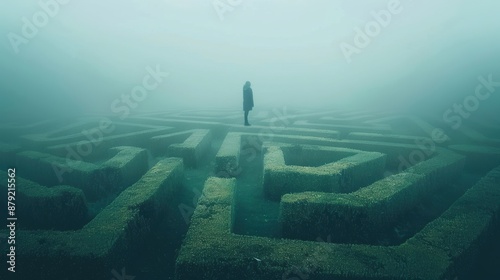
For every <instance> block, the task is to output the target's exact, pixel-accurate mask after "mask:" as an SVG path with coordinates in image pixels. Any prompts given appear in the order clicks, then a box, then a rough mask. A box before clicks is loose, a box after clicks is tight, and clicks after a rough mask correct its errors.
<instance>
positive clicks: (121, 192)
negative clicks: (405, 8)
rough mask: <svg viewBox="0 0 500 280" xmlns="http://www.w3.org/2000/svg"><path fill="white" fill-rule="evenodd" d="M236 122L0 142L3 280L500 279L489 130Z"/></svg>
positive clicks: (301, 118) (60, 129)
mask: <svg viewBox="0 0 500 280" xmlns="http://www.w3.org/2000/svg"><path fill="white" fill-rule="evenodd" d="M241 118H242V116H241V112H239V111H232V110H222V111H216V110H205V111H180V110H179V111H176V110H172V111H166V112H162V113H150V114H142V115H135V116H130V117H128V118H126V119H123V120H121V119H120V120H118V119H117V120H115V119H113V118H112V117H107V116H102V117H91V118H90V117H89V118H81V119H76V120H47V121H42V122H38V123H33V124H29V125H24V126H23V125H18V124H9V125H3V126H0V133H2V135H9V136H10V137H9V138H5V139H4V140H2V141H1V142H0V156H1V157H0V180H1V181H0V186H2V188H3V189H4V190H5V191H2V194H0V198H1V199H2V200H3V201H6V195H7V191H6V189H7V178H8V175H7V170H8V169H9V168H15V169H16V198H15V202H16V210H15V212H16V217H17V218H18V220H17V221H18V222H17V227H16V273H15V274H12V273H11V272H8V271H7V270H6V269H3V270H2V271H1V272H0V278H1V279H56V280H57V279H108V280H109V279H115V280H120V279H121V278H123V279H132V277H134V279H137V280H141V279H151V280H154V279H177V280H197V279H199V280H209V279H230V280H232V279H286V280H292V279H293V280H299V279H300V280H302V279H325V280H326V279H425V280H427V279H436V280H437V279H443V280H444V279H450V280H451V279H472V278H474V279H495V277H497V276H500V271H499V270H498V265H495V263H496V264H498V262H499V261H500V254H499V253H498V252H497V253H495V248H500V244H499V241H498V238H497V236H498V234H499V233H500V149H499V148H498V147H499V146H498V143H499V142H500V128H498V127H493V126H489V127H486V128H485V127H480V126H478V127H473V128H472V127H467V126H464V130H463V131H461V130H460V131H452V130H449V129H447V128H446V127H445V126H443V125H442V124H441V123H440V122H438V121H435V122H433V121H428V120H424V119H421V118H419V117H415V116H398V115H391V114H388V113H384V112H354V111H312V110H311V111H309V110H287V109H281V110H269V111H261V112H260V113H259V114H258V113H257V112H255V117H254V118H253V122H252V123H253V125H252V126H251V127H244V126H242V125H241V124H240V123H241ZM193 194H194V195H193ZM198 197H199V199H198ZM1 205H4V206H2V209H0V214H1V215H2V217H4V220H5V217H7V212H6V209H7V207H5V204H3V203H2V204H1ZM249 229H251V230H249ZM9 234H10V233H9V232H7V231H6V230H5V229H1V230H0V241H2V243H1V244H2V245H1V246H0V248H1V250H2V252H8V251H7V250H8V249H9V248H8V247H7V245H6V244H7V243H6V242H3V241H6V240H7V237H8V236H9ZM2 255H4V256H5V254H4V253H2ZM125 268H126V271H127V274H128V275H129V277H128V278H127V277H125V276H124V275H122V276H121V277H118V274H123V273H124V271H125V270H124V269H125ZM120 271H121V272H122V273H120ZM488 277H490V278H488Z"/></svg>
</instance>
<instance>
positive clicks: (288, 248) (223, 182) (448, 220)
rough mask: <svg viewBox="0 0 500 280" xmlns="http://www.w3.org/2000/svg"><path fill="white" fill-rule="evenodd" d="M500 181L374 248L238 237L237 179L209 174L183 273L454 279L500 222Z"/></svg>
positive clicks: (488, 181)
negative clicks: (398, 240) (403, 238)
mask: <svg viewBox="0 0 500 280" xmlns="http://www.w3.org/2000/svg"><path fill="white" fill-rule="evenodd" d="M499 183H500V167H498V168H496V169H494V170H492V171H491V172H490V173H488V175H487V176H486V177H484V178H483V179H482V180H481V181H480V182H478V183H477V184H476V185H475V186H474V187H472V188H471V189H470V190H469V191H468V192H467V193H466V194H465V195H464V196H462V197H461V198H460V199H459V200H458V201H457V202H456V203H455V204H453V206H452V207H450V208H449V209H448V210H447V211H446V212H445V213H444V214H443V215H441V216H440V217H439V218H437V219H436V220H434V221H433V222H431V223H430V224H428V225H427V226H426V227H425V228H424V229H423V230H422V231H421V232H419V233H418V234H417V235H415V236H414V237H412V238H410V239H409V240H408V241H407V242H405V243H404V244H401V245H399V246H371V245H352V244H349V245H343V244H333V243H317V242H310V241H309V242H308V241H296V240H285V239H278V240H276V239H270V238H264V237H254V236H242V235H235V234H232V226H233V222H232V217H233V215H234V214H233V213H232V211H233V210H232V209H233V204H234V188H235V179H223V178H209V179H208V180H207V182H206V184H205V188H204V192H203V196H202V197H201V199H200V200H199V202H198V207H197V208H196V211H195V213H194V215H193V218H192V222H191V226H190V229H189V231H188V234H187V236H186V238H185V243H184V246H183V247H182V249H181V252H180V253H179V257H178V259H177V270H176V272H177V278H178V279H180V280H182V279H255V277H260V278H261V279H280V278H284V279H288V278H287V277H290V276H292V275H297V273H302V274H306V275H307V276H309V277H312V278H314V279H325V280H326V279H350V278H366V277H369V278H370V279H387V278H390V279H407V278H408V277H411V278H413V279H453V278H454V277H455V276H456V275H460V274H461V273H463V272H464V271H466V270H467V269H468V268H470V267H471V264H473V263H474V262H473V260H474V257H475V256H476V255H477V253H478V250H479V248H480V246H481V245H483V246H484V244H485V243H486V242H488V241H490V240H491V235H490V234H491V233H492V227H494V226H498V225H499V222H500V221H499V215H498V213H499V211H500V189H499V188H498V184H499ZM471 209H475V210H473V211H471ZM423 268H425V269H423ZM301 270H302V271H301Z"/></svg>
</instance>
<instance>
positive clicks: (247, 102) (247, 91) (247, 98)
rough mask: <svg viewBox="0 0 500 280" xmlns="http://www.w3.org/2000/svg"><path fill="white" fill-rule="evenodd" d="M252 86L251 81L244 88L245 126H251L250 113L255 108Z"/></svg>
mask: <svg viewBox="0 0 500 280" xmlns="http://www.w3.org/2000/svg"><path fill="white" fill-rule="evenodd" d="M250 86H251V84H250V82H249V81H247V82H246V83H245V85H244V86H243V111H245V126H250V124H249V123H248V113H249V112H250V111H251V110H252V108H253V91H252V88H251V87H250Z"/></svg>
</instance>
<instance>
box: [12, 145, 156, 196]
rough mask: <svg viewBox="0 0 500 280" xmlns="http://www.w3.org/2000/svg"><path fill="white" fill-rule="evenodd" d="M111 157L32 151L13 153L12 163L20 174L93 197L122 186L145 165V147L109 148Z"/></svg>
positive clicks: (142, 172) (136, 175) (143, 169)
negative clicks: (89, 159) (94, 159)
mask: <svg viewBox="0 0 500 280" xmlns="http://www.w3.org/2000/svg"><path fill="white" fill-rule="evenodd" d="M110 150H111V154H112V155H113V156H111V158H109V159H108V160H106V161H104V162H103V163H101V164H98V165H97V164H93V163H89V162H85V161H80V160H74V159H72V158H71V157H66V158H62V157H58V156H53V155H50V154H46V153H41V152H35V151H23V152H20V153H18V154H17V161H16V166H17V167H18V168H19V170H21V171H20V173H21V175H22V176H24V177H26V178H29V179H32V180H34V181H37V182H40V183H42V184H45V185H48V186H53V185H59V184H62V183H64V184H68V185H71V186H74V187H77V188H80V189H82V190H83V191H84V193H85V195H86V197H87V199H89V200H91V201H93V200H96V199H97V198H99V197H101V196H105V195H109V194H110V193H115V192H118V191H121V190H123V188H125V187H126V186H129V185H130V184H131V183H132V182H135V181H136V180H137V179H138V178H139V177H140V176H142V174H144V172H145V171H146V169H147V155H146V151H145V150H144V149H141V148H135V147H115V148H111V149H110Z"/></svg>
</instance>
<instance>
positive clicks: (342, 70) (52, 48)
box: [0, 0, 500, 120]
mask: <svg viewBox="0 0 500 280" xmlns="http://www.w3.org/2000/svg"><path fill="white" fill-rule="evenodd" d="M499 10H500V2H498V1H494V0H483V1H480V2H477V1H475V2H474V1H464V0H454V1H451V0H442V1H430V0H424V1H411V0H401V1H396V0H373V1H363V0H316V1H305V0H304V1H301V0H289V1H285V0H275V1H271V0H270V1H265V0H254V1H250V0H220V1H219V0H217V1H214V0H205V1H200V0H149V1H139V0H134V1H98V0H86V1H76V0H64V1H63V0H58V1H56V0H41V1H16V2H12V1H2V2H1V3H0V15H1V17H0V33H1V34H2V35H3V39H2V44H1V45H0V47H1V49H0V50H1V55H0V63H1V64H0V67H1V74H2V75H0V92H1V94H2V97H1V99H2V102H1V103H0V109H1V111H2V113H1V116H2V118H4V119H9V118H15V117H20V116H25V115H34V116H37V117H39V116H49V115H50V116H55V115H60V114H77V115H83V114H94V113H99V114H101V113H102V114H118V113H119V112H120V110H123V108H124V107H127V108H128V109H129V110H130V111H131V113H135V112H149V111H159V110H167V109H172V108H203V107H207V108H235V109H238V110H240V108H241V102H242V97H241V95H242V86H243V84H244V82H245V81H247V80H248V81H251V82H252V88H253V91H254V99H255V106H256V107H255V110H259V108H269V107H271V108H273V107H283V106H292V107H308V108H310V107H314V106H321V107H322V108H325V107H331V108H343V109H345V108H354V109H358V108H362V109H367V108H368V109H386V110H394V111H403V112H405V111H411V112H417V113H421V114H432V115H435V116H438V117H439V116H441V115H442V114H443V112H445V111H446V110H447V109H449V108H452V106H453V104H455V103H462V102H463V101H464V98H466V97H467V96H469V95H474V94H475V89H476V87H477V86H478V85H479V84H480V81H479V79H478V77H484V79H486V80H488V77H489V76H490V78H489V79H490V80H493V81H500V71H499V66H500V53H499V52H498V50H500V38H499V32H498V31H499V30H500V20H499V19H498V11H499ZM152 72H156V74H151V73H152ZM148 76H149V78H148ZM144 88H147V89H146V90H144ZM134 91H135V92H134ZM498 95H500V88H499V89H498V90H497V91H496V92H492V94H491V96H488V97H485V98H483V99H481V100H480V101H481V103H480V104H479V105H478V106H479V107H480V108H481V110H478V115H484V116H489V117H490V118H493V119H494V118H495V117H496V116H497V114H496V113H495V111H494V109H495V108H498V105H499V103H500V96H498ZM127 98H129V99H127ZM127 100H128V101H127ZM127 102H128V103H127ZM120 108H121V109H120ZM496 118H497V120H498V117H496Z"/></svg>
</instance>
